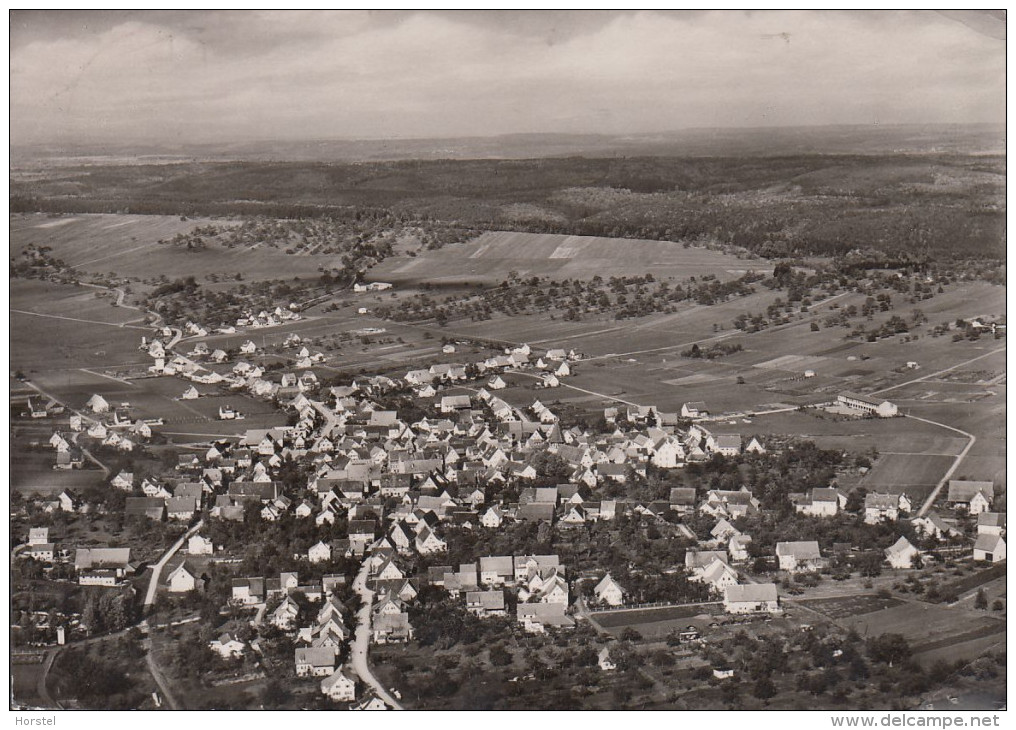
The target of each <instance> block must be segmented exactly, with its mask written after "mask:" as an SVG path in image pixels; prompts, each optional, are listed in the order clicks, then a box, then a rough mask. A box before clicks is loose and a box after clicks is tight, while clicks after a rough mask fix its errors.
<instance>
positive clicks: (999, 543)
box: [974, 535, 1005, 563]
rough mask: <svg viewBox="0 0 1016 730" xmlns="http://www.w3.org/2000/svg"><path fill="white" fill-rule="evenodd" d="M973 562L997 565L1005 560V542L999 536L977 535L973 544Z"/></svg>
mask: <svg viewBox="0 0 1016 730" xmlns="http://www.w3.org/2000/svg"><path fill="white" fill-rule="evenodd" d="M974 560H986V561H988V562H989V563H998V562H1000V561H1002V560H1005V540H1003V539H1002V536H1001V535H978V537H977V541H976V542H975V543H974Z"/></svg>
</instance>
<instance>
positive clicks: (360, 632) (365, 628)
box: [349, 560, 403, 710]
mask: <svg viewBox="0 0 1016 730" xmlns="http://www.w3.org/2000/svg"><path fill="white" fill-rule="evenodd" d="M369 571H370V562H369V561H368V560H364V561H363V567H362V568H361V569H360V572H359V573H357V574H356V579H355V580H354V581H353V592H354V593H356V594H357V595H358V596H360V599H361V600H362V601H363V606H361V608H360V611H359V612H358V614H357V621H356V636H355V637H354V639H353V643H352V645H351V646H350V653H349V661H350V662H351V663H352V665H353V670H354V671H355V672H356V674H357V675H358V676H359V677H360V679H362V680H363V681H364V682H366V683H367V684H369V685H370V686H371V687H372V688H373V689H374V691H375V692H376V693H377V696H378V697H380V698H381V699H382V700H384V701H385V702H386V703H388V705H390V706H391V707H392V708H393V709H396V710H401V709H403V707H402V705H400V704H399V703H398V702H397V701H396V700H395V698H394V697H392V696H391V695H390V694H389V693H388V691H387V690H386V689H385V688H384V687H383V686H382V685H381V683H380V682H379V681H378V680H377V677H375V676H374V674H373V673H372V672H371V671H370V665H369V664H368V662H367V652H368V651H369V650H370V633H371V631H370V609H371V607H372V606H373V604H374V592H373V591H372V590H370V589H369V588H367V574H368V573H369Z"/></svg>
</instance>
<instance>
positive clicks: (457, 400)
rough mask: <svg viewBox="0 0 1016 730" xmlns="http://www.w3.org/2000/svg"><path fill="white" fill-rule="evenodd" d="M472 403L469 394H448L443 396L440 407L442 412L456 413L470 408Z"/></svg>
mask: <svg viewBox="0 0 1016 730" xmlns="http://www.w3.org/2000/svg"><path fill="white" fill-rule="evenodd" d="M471 405H472V404H471V402H470V400H469V396H468V395H446V396H443V397H442V398H441V405H440V409H441V412H442V413H455V411H461V410H469V408H470V407H471Z"/></svg>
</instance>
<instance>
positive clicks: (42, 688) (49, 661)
mask: <svg viewBox="0 0 1016 730" xmlns="http://www.w3.org/2000/svg"><path fill="white" fill-rule="evenodd" d="M61 649H63V647H62V646H58V647H55V648H53V649H50V650H49V651H48V652H46V660H45V661H44V662H43V663H42V673H41V674H40V675H39V681H38V682H37V683H36V687H35V691H36V694H38V695H39V699H41V700H42V701H43V702H45V703H46V707H56V708H58V709H61V710H62V709H63V705H61V704H60V703H59V702H57V701H56V700H55V699H53V696H52V695H51V694H50V693H49V687H48V686H47V685H48V682H47V680H48V679H49V671H50V670H51V669H52V668H53V662H54V661H56V655H57V654H59V653H60V650H61Z"/></svg>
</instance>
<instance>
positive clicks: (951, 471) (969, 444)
mask: <svg viewBox="0 0 1016 730" xmlns="http://www.w3.org/2000/svg"><path fill="white" fill-rule="evenodd" d="M906 418H912V419H913V420H915V421H922V422H923V423H930V424H931V425H932V426H940V427H941V428H947V429H949V430H950V431H955V432H956V433H959V434H962V435H964V436H966V437H967V438H968V439H969V440H968V441H967V445H966V446H964V447H963V451H961V452H960V453H958V454H957V455H956V460H955V461H953V463H952V466H950V467H949V471H947V472H946V473H945V476H943V477H942V478H941V479H940V480H939V481H938V484H936V485H935V488H934V489H933V490H931V494H929V495H928V498H927V499H926V500H924V504H923V505H921V509H919V510H918V511H917V516H918V517H924V515H925V513H926V512H927V511H928V510H929V509H931V505H933V504H935V500H936V499H937V498H938V493H939V492H941V491H942V487H944V486H945V485H946V484H947V483H948V482H949V478H950V477H951V476H952V475H953V474H955V473H956V470H957V469H958V468H959V465H960V463H961V462H962V461H963V457H965V456H966V455H967V453H968V452H969V451H970V448H971V447H972V446H973V445H974V444H975V443H976V442H977V437H976V436H974V434H972V433H967V432H966V431H963V430H960V429H958V428H956V427H954V426H947V425H945V424H944V423H939V422H938V421H930V420H928V419H927V418H920V417H918V416H909V415H908V416H906Z"/></svg>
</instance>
